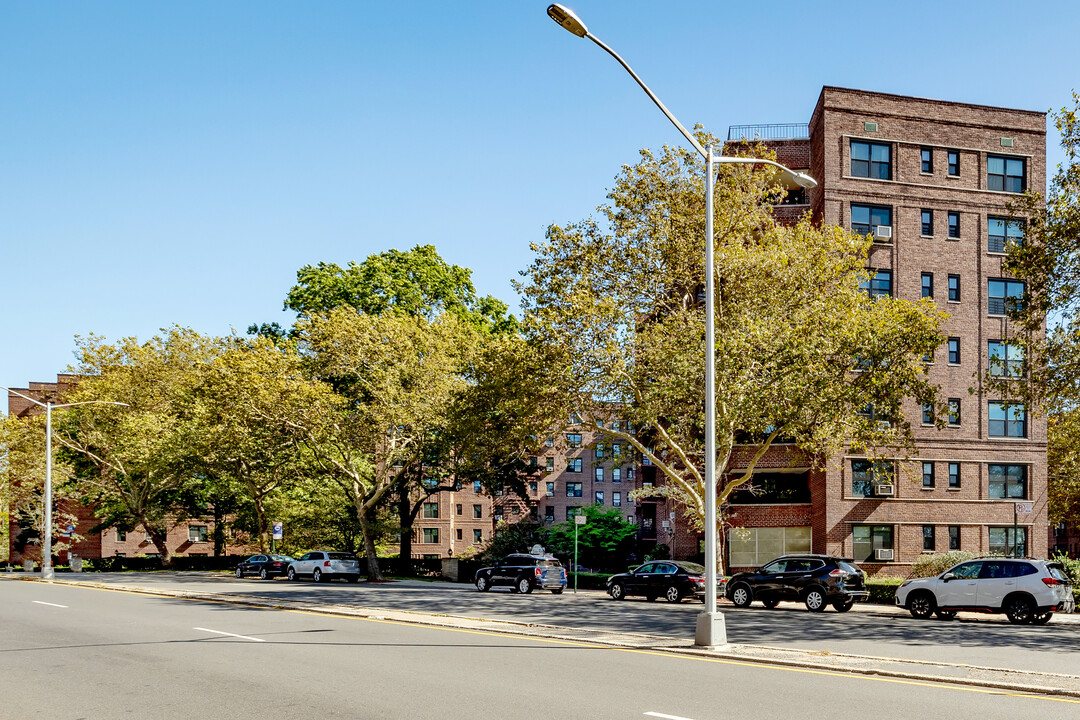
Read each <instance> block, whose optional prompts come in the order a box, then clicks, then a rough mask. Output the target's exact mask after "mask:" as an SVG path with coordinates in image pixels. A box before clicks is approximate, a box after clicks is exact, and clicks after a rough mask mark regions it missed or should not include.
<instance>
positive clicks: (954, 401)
mask: <svg viewBox="0 0 1080 720" xmlns="http://www.w3.org/2000/svg"><path fill="white" fill-rule="evenodd" d="M949 424H950V425H959V424H960V398H949Z"/></svg>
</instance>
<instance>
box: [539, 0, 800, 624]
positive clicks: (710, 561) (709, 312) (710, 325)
mask: <svg viewBox="0 0 1080 720" xmlns="http://www.w3.org/2000/svg"><path fill="white" fill-rule="evenodd" d="M547 14H548V15H549V16H550V17H551V19H552V20H554V21H555V22H556V23H558V24H559V25H561V26H562V27H563V28H565V29H566V30H567V31H569V32H571V33H573V34H574V35H577V36H578V37H583V38H588V39H590V40H592V41H593V42H594V43H596V44H597V45H599V46H600V48H601V49H603V50H604V52H606V53H607V54H608V55H611V57H613V58H615V60H617V61H618V63H619V64H620V65H622V66H623V68H624V69H625V70H626V72H628V73H630V77H632V78H634V80H635V81H636V82H637V84H638V85H640V86H641V89H642V90H644V91H645V94H646V95H648V96H649V99H650V100H652V101H653V103H655V104H656V107H658V108H660V111H661V112H662V113H664V115H665V116H666V117H667V119H668V120H670V121H671V123H672V124H673V125H674V126H675V127H676V128H678V130H679V132H680V133H682V135H683V137H684V138H686V141H687V142H689V143H690V146H691V147H693V148H694V150H696V151H697V152H698V153H699V154H700V155H701V156H702V157H703V158H704V159H705V270H706V272H705V587H706V592H705V612H703V613H700V614H699V615H698V618H697V628H696V633H695V635H694V642H695V644H697V645H702V646H715V645H725V644H727V630H726V628H725V626H724V616H723V615H722V614H720V613H719V612H717V610H716V565H717V562H716V561H717V556H716V350H715V337H714V336H715V333H716V330H715V319H714V317H713V315H714V308H713V297H714V295H713V272H714V271H713V197H714V195H715V185H716V165H717V164H753V165H770V166H772V167H774V168H777V169H778V170H779V171H780V173H781V174H782V177H783V178H784V179H785V180H786V181H787V184H788V185H790V186H793V187H803V188H808V189H809V188H813V187H816V186H817V181H816V180H814V179H813V178H812V177H810V176H809V175H806V174H804V173H799V172H795V171H794V170H791V169H789V168H786V167H784V166H783V165H781V164H780V163H777V162H773V161H772V160H764V159H758V158H740V157H724V156H723V155H717V154H715V153H714V152H713V146H712V144H711V143H710V144H709V146H708V147H702V146H701V143H699V142H698V141H697V138H695V137H694V136H693V135H691V134H690V133H689V132H688V131H687V129H686V128H685V127H683V125H682V123H680V122H679V121H678V120H677V119H676V118H675V116H674V115H672V114H671V111H669V110H668V109H667V108H666V107H664V103H662V102H660V99H659V98H658V97H656V95H654V94H653V92H652V90H650V89H649V87H648V86H647V85H646V84H645V83H644V82H643V81H642V80H641V78H640V77H638V75H637V73H635V72H634V70H633V68H631V67H630V66H629V65H628V64H627V63H626V61H625V60H623V59H622V58H621V57H619V54H618V53H616V52H615V51H614V50H612V49H611V48H610V47H608V46H607V45H605V44H604V43H603V42H601V41H600V39H599V38H597V37H596V36H594V35H592V34H591V33H589V31H588V29H587V28H586V27H585V24H584V23H583V22H581V20H580V19H579V18H578V16H577V15H575V14H574V11H573V10H571V9H569V8H567V7H565V6H564V5H560V4H558V3H555V4H552V5H549V6H548V9H547Z"/></svg>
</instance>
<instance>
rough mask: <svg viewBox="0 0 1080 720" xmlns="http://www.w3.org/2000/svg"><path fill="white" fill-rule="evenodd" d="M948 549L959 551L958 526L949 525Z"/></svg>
mask: <svg viewBox="0 0 1080 720" xmlns="http://www.w3.org/2000/svg"><path fill="white" fill-rule="evenodd" d="M949 549H950V550H959V549H960V526H959V525H950V526H949Z"/></svg>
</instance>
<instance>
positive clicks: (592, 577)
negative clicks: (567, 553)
mask: <svg viewBox="0 0 1080 720" xmlns="http://www.w3.org/2000/svg"><path fill="white" fill-rule="evenodd" d="M613 574H614V573H587V572H580V573H572V572H568V573H566V589H567V590H573V589H574V576H575V575H576V576H577V587H578V590H607V579H608V578H609V577H611V576H612V575H613Z"/></svg>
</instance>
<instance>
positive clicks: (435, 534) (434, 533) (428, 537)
mask: <svg viewBox="0 0 1080 720" xmlns="http://www.w3.org/2000/svg"><path fill="white" fill-rule="evenodd" d="M424 542H425V543H428V544H433V543H437V542H439V528H424Z"/></svg>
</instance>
